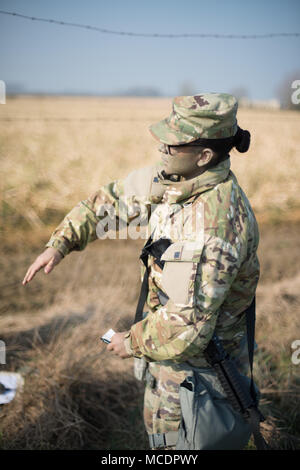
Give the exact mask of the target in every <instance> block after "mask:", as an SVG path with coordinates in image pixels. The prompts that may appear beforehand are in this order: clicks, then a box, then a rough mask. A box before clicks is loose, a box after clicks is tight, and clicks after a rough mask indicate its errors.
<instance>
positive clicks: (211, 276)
mask: <svg viewBox="0 0 300 470" xmlns="http://www.w3.org/2000/svg"><path fill="white" fill-rule="evenodd" d="M237 107H238V105H237V101H236V99H235V98H234V97H233V96H231V95H228V94H218V93H208V94H199V95H195V96H183V97H176V98H175V99H174V100H173V106H172V112H171V114H170V116H169V117H168V118H166V119H164V120H162V121H160V122H158V123H156V124H154V125H152V126H151V127H150V131H151V133H152V135H153V136H154V137H155V138H156V139H157V140H158V141H159V143H160V147H159V150H160V152H162V162H160V163H159V164H158V165H157V166H154V167H147V168H143V169H140V170H136V171H134V172H132V173H131V174H130V175H128V177H127V178H125V180H123V181H115V182H112V183H110V184H108V185H106V186H103V187H102V188H101V189H100V190H99V191H97V192H95V193H94V194H92V195H91V196H90V197H89V198H88V199H86V200H84V201H81V202H80V203H79V204H78V205H77V206H76V207H74V208H73V209H72V210H71V212H70V213H69V214H68V215H67V216H66V217H65V219H64V220H63V221H62V223H61V224H60V225H59V226H58V227H57V228H56V230H55V231H54V232H53V234H52V236H51V238H50V241H49V242H48V243H47V245H46V246H47V249H46V250H45V251H44V252H43V253H42V254H41V255H40V256H39V257H38V258H37V259H36V261H35V262H34V263H33V264H32V265H31V266H30V268H29V269H28V271H27V273H26V275H25V278H24V280H23V284H24V285H25V284H26V283H27V282H30V281H31V279H32V278H33V277H34V275H35V274H36V272H38V271H39V270H40V269H41V268H43V267H44V269H45V272H46V273H49V272H51V271H52V269H53V268H54V266H56V265H57V264H58V263H59V262H60V261H61V259H62V258H63V257H65V256H66V255H67V254H68V253H70V252H71V251H73V250H83V249H84V248H85V246H86V245H87V243H89V242H91V241H93V240H95V239H96V238H97V233H98V234H99V228H100V232H101V223H102V222H103V221H104V220H106V219H105V217H106V215H107V213H106V211H105V210H103V208H104V207H107V206H108V205H109V206H110V207H113V208H114V210H115V213H114V217H115V219H116V220H117V222H118V223H120V221H121V220H125V222H126V224H127V225H129V224H130V223H131V221H132V220H134V219H135V218H137V216H138V215H139V216H140V215H141V213H142V214H144V215H145V214H150V215H151V218H150V222H149V228H150V230H149V233H151V239H150V240H149V241H148V244H147V246H150V247H151V246H153V244H155V242H157V241H161V240H168V241H169V244H167V245H165V247H164V251H163V252H162V253H160V254H161V256H160V257H158V258H156V257H155V256H153V255H151V254H150V255H149V256H148V259H147V263H146V267H145V266H144V265H143V266H142V273H143V275H144V279H145V278H146V284H147V286H146V296H147V302H146V304H147V310H148V311H147V314H146V315H144V316H143V317H141V316H139V317H138V318H136V320H138V321H136V322H135V323H134V324H133V326H132V327H131V329H130V331H128V332H120V333H116V334H115V335H114V336H113V337H112V341H111V343H110V344H109V345H108V346H107V349H108V350H109V351H112V352H114V353H115V354H117V355H118V356H120V357H121V358H127V357H132V356H134V357H135V358H139V359H142V360H144V362H145V364H147V367H148V375H147V377H148V378H149V377H150V380H148V381H147V383H146V388H145V399H144V422H145V426H146V430H147V433H148V435H149V438H150V446H151V447H152V448H159V447H160V448H161V447H164V448H169V449H174V448H175V445H176V438H177V431H178V427H179V424H180V419H181V407H180V400H179V388H180V384H181V383H182V382H183V381H184V379H185V378H186V377H187V376H188V375H190V374H191V370H192V369H193V368H208V367H209V364H208V363H207V361H206V359H205V355H204V351H205V348H206V347H207V345H208V343H209V341H210V339H211V338H212V335H213V333H214V332H216V333H217V334H218V336H219V338H221V339H222V342H223V345H224V347H225V349H226V351H227V352H229V353H230V355H231V356H232V357H233V358H235V360H236V363H237V364H238V366H239V367H240V369H241V368H242V366H243V360H244V359H245V357H246V356H245V332H246V322H245V314H244V312H245V310H246V308H247V307H248V306H249V305H250V304H251V302H252V299H253V298H254V295H255V291H256V287H257V283H258V279H259V262H258V258H257V248H258V239H259V235H258V227H257V223H256V220H255V216H254V214H253V211H252V209H251V206H250V203H249V201H248V199H247V197H246V196H245V194H244V192H243V190H242V189H241V187H240V186H239V184H238V182H237V179H236V177H235V175H234V174H233V173H232V171H231V170H230V154H229V152H230V151H231V150H232V149H233V148H234V147H235V148H236V149H237V150H238V151H239V152H242V153H243V152H246V151H247V150H248V148H249V145H250V134H249V132H248V131H245V130H242V129H241V128H240V127H238V125H237V120H236V113H237ZM125 212H126V217H125ZM102 228H103V227H102ZM143 284H144V283H143ZM144 291H145V286H144ZM144 294H145V292H144ZM140 307H141V306H140ZM140 313H141V312H139V314H140ZM162 436H163V439H162Z"/></svg>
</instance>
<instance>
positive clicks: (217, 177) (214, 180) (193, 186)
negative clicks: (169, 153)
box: [156, 158, 230, 204]
mask: <svg viewBox="0 0 300 470" xmlns="http://www.w3.org/2000/svg"><path fill="white" fill-rule="evenodd" d="M157 169H158V173H157V178H156V183H157V184H159V185H161V189H162V194H163V197H162V202H167V203H169V204H174V203H176V202H179V201H183V200H186V199H189V198H190V197H192V196H195V195H198V194H200V193H203V192H204V191H207V190H209V189H212V188H213V187H214V186H216V185H217V184H219V183H221V182H222V181H224V180H225V179H226V178H227V176H228V174H229V172H230V158H228V159H227V160H224V161H223V162H221V163H219V164H218V165H216V166H215V167H213V168H211V169H209V170H207V171H205V172H204V173H202V175H199V176H196V177H195V178H192V179H189V180H184V181H179V182H173V181H170V180H168V179H164V178H163V177H162V176H161V173H160V172H161V167H160V165H158V168H157Z"/></svg>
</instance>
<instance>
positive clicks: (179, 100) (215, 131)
mask: <svg viewBox="0 0 300 470" xmlns="http://www.w3.org/2000/svg"><path fill="white" fill-rule="evenodd" d="M237 108H238V103H237V100H236V98H235V97H234V96H232V95H229V94H227V93H205V94H201V95H194V96H177V97H176V98H174V99H173V103H172V112H171V114H170V116H169V117H168V118H166V119H163V120H162V121H159V122H158V123H156V124H153V125H152V126H150V132H151V134H152V135H153V137H155V138H156V139H157V140H159V141H160V142H163V143H164V144H168V145H183V144H189V143H190V142H193V141H195V140H197V139H200V138H202V139H223V138H226V137H232V136H234V135H235V134H236V132H237V120H236V112H237Z"/></svg>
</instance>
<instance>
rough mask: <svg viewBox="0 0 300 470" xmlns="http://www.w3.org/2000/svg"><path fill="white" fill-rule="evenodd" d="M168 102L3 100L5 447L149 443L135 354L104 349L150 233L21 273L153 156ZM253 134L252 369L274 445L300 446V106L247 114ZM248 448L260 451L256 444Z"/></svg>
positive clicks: (247, 165)
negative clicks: (70, 216)
mask: <svg viewBox="0 0 300 470" xmlns="http://www.w3.org/2000/svg"><path fill="white" fill-rule="evenodd" d="M170 106H171V100H170V99H166V98H164V99H150V98H149V99H147V98H136V99H134V98H87V97H86V98H79V97H78V98H74V97H72V98H71V97H56V98H53V97H16V98H9V97H8V99H7V104H6V105H1V106H0V123H1V129H0V168H1V179H0V191H1V212H0V217H1V218H0V241H1V243H0V247H1V248H0V249H1V257H0V291H1V294H0V295H1V300H0V339H2V340H4V341H5V343H6V347H7V364H6V365H0V370H9V371H20V372H21V373H22V374H23V376H24V378H25V385H24V390H23V393H22V394H19V396H17V398H16V399H15V400H13V401H12V402H11V403H10V404H8V405H3V406H0V417H1V422H0V448H3V449H147V448H148V443H147V438H146V435H145V432H144V428H143V423H142V400H143V390H142V387H141V386H140V384H139V383H138V382H136V381H135V379H134V377H133V373H132V360H131V359H129V360H125V361H122V360H119V359H117V358H115V357H112V356H111V355H109V354H108V353H107V352H106V350H105V347H103V346H102V345H101V344H100V342H99V336H100V335H101V333H103V331H105V329H107V328H109V327H112V328H115V329H119V330H120V331H121V330H124V329H125V328H127V327H128V326H129V325H130V322H131V320H132V317H133V315H134V312H135V306H136V301H137V296H138V292H139V262H138V256H139V250H140V248H141V246H142V244H143V240H136V241H133V240H105V241H96V242H93V243H92V244H90V245H89V246H88V247H87V248H86V250H84V251H83V252H81V253H78V252H76V253H71V254H70V255H69V256H67V257H66V258H65V259H64V260H63V262H62V263H61V264H60V265H59V266H58V267H57V268H56V269H55V270H54V271H53V272H52V273H51V274H50V275H48V276H47V275H45V274H44V273H43V272H40V273H38V275H37V276H36V278H35V279H34V280H33V281H32V282H31V283H30V284H29V285H27V286H26V287H24V286H22V284H21V281H22V279H23V277H24V274H25V272H26V270H27V268H28V266H29V265H30V264H31V263H32V262H33V261H34V259H35V258H36V256H37V255H38V254H40V252H41V251H42V250H43V248H44V244H45V243H46V242H47V241H48V239H49V237H50V235H51V232H52V230H53V229H54V228H55V226H56V225H57V224H58V223H59V222H60V221H61V219H62V218H63V216H64V215H65V214H66V213H67V212H68V211H69V210H70V209H71V208H72V207H73V206H74V205H75V204H76V203H77V202H78V201H79V200H81V199H85V198H86V197H87V196H89V195H90V194H91V193H92V192H93V191H95V190H96V189H98V188H99V187H100V186H101V185H103V184H106V183H108V182H109V181H112V180H114V179H117V178H122V177H124V176H125V175H126V174H128V173H129V172H130V171H131V170H133V169H134V168H137V167H143V166H145V165H148V164H151V163H154V162H155V161H156V160H157V159H158V158H159V154H158V152H157V143H156V142H155V141H154V139H153V138H152V137H151V135H150V133H149V131H148V126H149V125H150V124H151V123H153V122H155V121H157V120H160V119H162V118H163V117H165V116H166V115H167V114H168V113H169V111H170ZM238 118H239V124H240V126H241V127H243V128H245V129H248V130H249V131H250V132H251V135H252V144H251V149H250V151H249V152H248V153H247V154H246V155H242V154H238V153H237V152H232V154H231V155H232V158H231V162H232V169H233V171H234V173H235V174H236V176H237V177H238V180H239V182H240V184H241V186H242V187H243V188H244V190H245V192H246V193H247V195H248V197H249V199H250V201H251V203H252V205H253V207H254V210H255V213H256V215H257V219H258V221H259V224H260V233H261V241H260V248H259V257H260V262H261V280H260V283H259V288H258V292H257V326H256V340H257V343H258V346H259V349H258V352H257V354H256V357H255V377H256V379H257V381H258V383H259V386H260V388H261V392H262V401H261V403H262V409H263V411H264V413H265V415H266V417H267V420H266V422H265V423H264V424H263V432H264V435H265V437H266V439H267V440H268V442H269V443H270V444H271V446H272V448H275V449H299V448H300V413H299V406H298V404H299V397H300V387H299V386H300V374H299V372H300V364H299V365H296V364H293V363H292V361H291V355H292V352H293V351H292V349H291V343H292V342H293V341H294V340H296V339H300V320H299V318H300V315H299V314H300V294H299V292H300V237H299V229H300V196H299V190H300V145H299V144H300V133H299V126H300V113H295V112H288V111H271V110H257V109H256V110H252V109H241V110H240V111H239V114H238ZM249 448H250V449H251V448H253V445H251V444H250V445H249Z"/></svg>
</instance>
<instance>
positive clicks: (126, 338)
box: [124, 333, 133, 356]
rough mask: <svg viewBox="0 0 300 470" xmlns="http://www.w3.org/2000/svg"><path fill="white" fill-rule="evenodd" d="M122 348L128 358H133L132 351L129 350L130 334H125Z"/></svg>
mask: <svg viewBox="0 0 300 470" xmlns="http://www.w3.org/2000/svg"><path fill="white" fill-rule="evenodd" d="M124 347H125V349H126V352H127V354H128V355H129V356H133V351H132V349H131V341H130V333H127V334H126V335H125V338H124Z"/></svg>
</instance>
